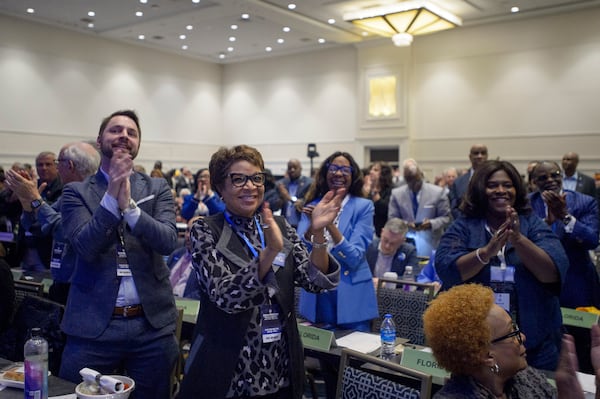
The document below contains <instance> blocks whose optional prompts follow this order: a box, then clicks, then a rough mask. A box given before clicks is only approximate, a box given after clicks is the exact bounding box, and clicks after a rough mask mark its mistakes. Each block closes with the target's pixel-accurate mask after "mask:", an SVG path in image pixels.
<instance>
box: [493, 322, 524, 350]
mask: <svg viewBox="0 0 600 399" xmlns="http://www.w3.org/2000/svg"><path fill="white" fill-rule="evenodd" d="M512 328H513V330H512V331H511V332H509V333H508V334H506V335H503V336H501V337H498V338H495V339H493V340H492V341H491V342H490V343H491V344H495V343H497V342H500V341H504V340H505V339H509V338H512V337H516V338H517V341H518V342H519V345H523V337H522V336H521V330H519V326H517V323H512Z"/></svg>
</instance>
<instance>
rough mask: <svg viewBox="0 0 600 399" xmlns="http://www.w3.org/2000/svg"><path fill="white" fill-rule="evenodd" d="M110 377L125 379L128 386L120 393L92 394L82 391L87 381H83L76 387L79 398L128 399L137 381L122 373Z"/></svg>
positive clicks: (124, 381) (124, 382)
mask: <svg viewBox="0 0 600 399" xmlns="http://www.w3.org/2000/svg"><path fill="white" fill-rule="evenodd" d="M110 377H114V378H116V379H118V380H121V381H123V384H126V385H127V387H128V388H127V389H125V390H123V391H121V392H118V393H109V394H90V393H86V392H82V388H83V386H84V385H85V382H82V383H80V384H79V385H77V386H76V387H75V393H76V394H77V399H127V398H128V397H129V395H130V394H131V392H133V390H134V389H135V381H134V380H132V379H131V378H129V377H125V376H122V375H111V376H110Z"/></svg>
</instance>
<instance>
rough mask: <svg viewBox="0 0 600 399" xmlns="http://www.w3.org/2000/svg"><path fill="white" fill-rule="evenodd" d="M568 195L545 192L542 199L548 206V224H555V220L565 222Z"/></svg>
mask: <svg viewBox="0 0 600 399" xmlns="http://www.w3.org/2000/svg"><path fill="white" fill-rule="evenodd" d="M566 197H567V195H566V194H565V193H562V194H559V193H555V192H554V191H549V190H547V191H543V192H542V199H543V200H544V202H545V203H546V205H547V206H548V222H549V223H554V221H555V220H563V219H564V218H565V216H567V213H568V211H567V200H566Z"/></svg>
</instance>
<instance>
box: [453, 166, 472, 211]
mask: <svg viewBox="0 0 600 399" xmlns="http://www.w3.org/2000/svg"><path fill="white" fill-rule="evenodd" d="M470 180H471V170H470V169H469V171H467V173H463V174H462V175H460V176H459V177H458V178H457V179H456V180H454V183H453V184H452V185H451V186H450V191H449V192H448V200H449V201H450V212H451V213H452V218H453V219H454V220H456V219H458V217H459V216H460V215H461V212H460V210H459V209H458V206H459V205H460V202H461V201H462V198H463V196H464V195H465V193H466V192H467V189H468V188H469V181H470Z"/></svg>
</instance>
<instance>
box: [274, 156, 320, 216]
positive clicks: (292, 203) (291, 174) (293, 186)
mask: <svg viewBox="0 0 600 399" xmlns="http://www.w3.org/2000/svg"><path fill="white" fill-rule="evenodd" d="M311 183H312V179H311V178H310V177H306V176H302V164H301V163H300V160H298V159H290V160H289V162H288V164H287V176H286V177H284V178H283V179H281V180H279V181H278V182H277V183H276V185H277V189H278V190H279V197H280V198H281V200H282V205H281V215H282V216H284V217H285V218H286V219H287V221H288V223H289V224H291V225H292V226H293V227H297V226H298V222H299V221H300V212H301V211H302V207H303V206H304V196H305V195H306V192H307V191H308V188H309V187H310V184H311Z"/></svg>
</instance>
